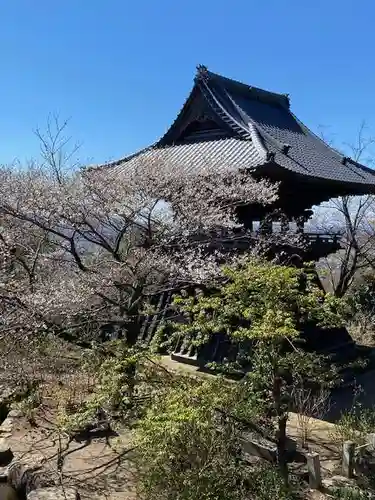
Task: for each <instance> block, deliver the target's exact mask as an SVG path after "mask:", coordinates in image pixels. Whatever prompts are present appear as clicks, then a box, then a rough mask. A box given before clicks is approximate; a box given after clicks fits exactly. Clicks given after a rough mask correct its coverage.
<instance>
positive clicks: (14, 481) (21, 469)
mask: <svg viewBox="0 0 375 500" xmlns="http://www.w3.org/2000/svg"><path fill="white" fill-rule="evenodd" d="M44 462H45V458H44V457H43V456H38V455H34V456H32V457H30V458H28V459H27V460H26V458H23V459H22V461H21V460H13V462H12V463H11V464H10V465H9V467H8V483H9V484H10V485H11V486H13V488H14V489H16V490H17V491H25V492H26V493H29V492H30V491H31V490H35V489H36V488H42V487H47V486H50V485H51V483H50V482H48V480H47V479H46V478H43V475H42V472H41V466H42V464H43V463H44Z"/></svg>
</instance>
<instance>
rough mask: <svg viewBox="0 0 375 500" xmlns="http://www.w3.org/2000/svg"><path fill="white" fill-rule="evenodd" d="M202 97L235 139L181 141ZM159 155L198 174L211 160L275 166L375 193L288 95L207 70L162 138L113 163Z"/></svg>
mask: <svg viewBox="0 0 375 500" xmlns="http://www.w3.org/2000/svg"><path fill="white" fill-rule="evenodd" d="M198 93H199V94H201V95H203V96H204V100H205V103H206V106H208V107H209V109H210V112H211V113H212V112H213V114H214V115H215V116H216V117H217V120H218V123H220V122H221V123H225V125H226V127H227V128H228V126H229V129H230V130H231V131H232V137H229V136H228V138H224V139H218V138H213V139H210V140H208V139H204V140H203V139H200V140H196V141H195V142H191V141H190V142H186V141H185V143H184V141H183V139H181V137H178V134H179V133H180V131H181V130H182V129H183V127H181V124H182V125H183V121H184V120H186V116H187V115H188V110H189V109H191V108H192V107H193V106H194V102H195V99H196V97H197V95H198ZM177 131H178V132H177ZM156 155H157V156H158V158H163V159H164V158H165V159H167V160H168V161H172V162H179V163H180V162H183V163H184V165H186V166H187V167H189V168H190V167H194V168H199V169H200V168H202V167H203V166H204V164H205V163H207V162H208V161H209V162H211V163H212V162H214V163H215V164H217V166H218V168H224V167H225V168H228V166H230V167H231V168H253V167H257V166H261V165H264V164H266V163H267V162H271V161H273V162H274V163H276V164H277V165H279V166H280V167H282V168H284V169H287V170H288V171H291V172H294V173H296V174H300V175H302V176H307V177H310V178H320V179H322V180H332V181H337V182H339V183H344V184H352V185H356V187H357V188H358V187H359V188H361V186H362V188H363V192H367V191H369V192H370V191H375V173H374V172H373V171H372V170H371V169H369V168H367V167H365V166H363V165H360V164H358V163H355V162H353V161H352V160H350V159H347V158H344V157H343V156H342V155H340V154H339V153H338V152H337V151H336V150H334V149H332V148H331V147H329V146H328V145H327V144H326V143H325V142H323V141H322V140H321V139H320V138H319V137H318V136H316V135H315V134H314V133H312V132H311V131H310V130H309V129H308V128H307V127H306V126H305V125H303V123H301V122H300V121H299V120H298V119H297V118H296V117H295V116H294V115H293V113H292V112H291V111H290V102H289V97H288V96H286V95H284V94H276V93H273V92H268V91H265V90H261V89H258V88H255V87H250V86H248V85H245V84H243V83H240V82H237V81H235V80H231V79H229V78H225V77H222V76H220V75H217V74H215V73H212V72H210V71H208V70H207V69H206V68H205V67H203V66H200V67H198V73H197V75H196V78H195V85H194V88H193V91H192V93H191V94H190V96H189V97H188V99H187V100H186V102H185V105H184V107H183V109H182V110H181V112H180V114H179V115H178V117H177V118H176V120H175V121H174V122H173V124H172V126H171V127H170V129H169V130H168V132H167V133H166V134H165V135H164V136H163V137H162V139H161V140H160V141H158V142H157V143H156V144H155V145H154V146H152V147H151V148H149V149H146V150H143V151H141V152H140V153H139V154H136V155H133V156H131V157H128V158H124V159H123V160H119V161H118V162H115V164H116V165H118V166H119V167H120V168H128V167H130V166H131V165H133V164H135V162H137V161H140V160H142V159H145V158H155V156H156Z"/></svg>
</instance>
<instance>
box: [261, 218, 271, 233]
mask: <svg viewBox="0 0 375 500" xmlns="http://www.w3.org/2000/svg"><path fill="white" fill-rule="evenodd" d="M259 230H260V232H261V233H263V234H271V233H272V220H271V219H268V218H266V219H263V220H261V221H260V224H259Z"/></svg>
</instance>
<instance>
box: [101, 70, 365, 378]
mask: <svg viewBox="0 0 375 500" xmlns="http://www.w3.org/2000/svg"><path fill="white" fill-rule="evenodd" d="M153 158H155V159H159V160H160V159H161V160H164V159H165V161H167V162H168V163H170V164H173V162H175V163H176V164H181V163H184V164H186V165H187V166H189V167H193V168H196V169H204V166H205V164H207V162H214V163H215V165H217V168H218V169H219V168H221V167H223V166H225V167H227V166H228V165H229V166H230V167H231V168H238V169H245V170H248V171H249V172H250V173H251V175H253V176H254V177H256V178H268V179H270V180H272V181H276V182H279V184H280V188H279V197H278V199H277V201H276V202H275V204H274V205H273V206H271V207H270V206H267V207H264V206H254V205H251V206H248V207H241V209H240V212H239V217H240V219H241V221H242V222H243V223H244V225H245V227H246V228H247V229H248V230H250V231H251V230H252V231H256V230H258V228H262V225H263V229H264V226H265V225H266V226H267V228H268V230H269V231H272V230H273V226H274V225H276V224H274V223H276V222H277V221H278V224H279V226H280V219H278V217H279V216H280V214H282V217H283V218H282V224H281V226H284V228H285V226H286V227H288V225H289V223H290V222H294V223H295V224H296V226H297V230H298V231H299V232H301V233H303V231H304V223H305V222H306V221H307V220H308V219H309V217H310V216H311V215H312V211H311V208H312V207H313V206H316V205H319V204H320V203H322V202H324V201H327V200H329V199H331V198H336V197H338V196H341V195H365V194H375V172H374V171H373V170H371V169H370V168H367V167H366V166H364V165H361V164H359V163H357V162H355V161H353V160H352V159H351V158H348V157H346V156H343V155H342V154H340V153H339V152H338V151H336V150H335V149H333V148H331V147H330V146H329V145H327V144H326V143H325V142H324V141H323V140H322V139H321V138H319V137H318V136H317V135H316V134H314V133H313V132H312V131H311V130H309V129H308V128H307V127H306V126H305V125H304V124H303V123H302V122H301V121H300V120H299V119H298V118H297V117H296V116H295V115H294V114H293V113H292V111H291V107H290V99H289V97H288V96H287V95H285V94H277V93H273V92H269V91H266V90H261V89H259V88H256V87H252V86H249V85H246V84H244V83H240V82H238V81H235V80H232V79H229V78H226V77H223V76H220V75H218V74H216V73H212V72H211V71H209V70H208V69H207V68H206V67H205V66H198V68H197V73H196V76H195V79H194V85H193V88H192V90H191V92H190V94H189V96H188V97H187V99H186V101H185V103H184V104H183V106H182V108H181V110H180V112H179V113H178V115H177V117H176V119H175V120H174V122H173V123H172V125H171V126H170V128H169V129H168V130H167V132H166V133H165V134H164V135H163V136H162V137H161V138H160V139H159V140H158V141H157V142H156V143H155V144H153V145H151V146H150V147H148V148H145V149H143V150H141V151H139V152H138V153H136V154H133V155H131V156H129V157H126V158H123V159H120V160H118V161H116V162H112V163H111V164H110V166H114V167H116V168H119V169H122V168H131V167H132V166H136V165H137V162H140V161H142V162H143V161H145V160H148V159H150V160H152V159H153ZM304 234H305V238H306V240H307V242H308V243H309V244H308V245H307V247H308V250H307V251H306V252H307V253H306V255H304V256H303V258H304V259H307V260H318V259H319V258H320V257H322V256H324V255H327V254H329V253H330V252H333V251H336V250H338V248H339V241H338V238H336V237H335V235H322V234H318V233H316V234H312V233H309V234H306V233H304ZM169 293H170V294H171V292H169ZM170 298H171V297H170V296H165V297H164V296H163V297H161V298H160V304H159V307H161V308H162V307H163V304H166V303H168V302H169V301H170ZM159 310H160V309H159ZM159 319H160V318H159ZM155 325H156V323H155V320H154V318H152V317H150V318H149V321H147V322H146V323H145V325H144V330H143V333H142V340H143V341H148V340H149V339H150V338H151V336H152V335H153V332H154V331H155ZM328 337H329V339H330V340H329V345H328V346H327V345H326V342H325V339H327V338H328ZM310 338H311V339H315V345H314V346H312V348H314V349H315V347H316V346H317V347H318V349H317V350H324V352H328V351H330V352H334V353H335V354H336V355H337V356H338V357H339V358H340V359H348V360H354V359H357V357H358V356H364V354H363V353H362V351H360V353H359V351H358V348H357V346H355V344H354V343H353V341H352V339H351V338H350V336H349V335H348V333H347V332H346V331H345V332H342V331H339V332H330V334H329V336H328V335H327V334H326V333H325V332H323V333H322V332H320V333H319V332H314V335H311V336H310ZM323 346H324V349H323ZM337 346H340V347H339V348H338V347H337ZM342 346H344V347H342ZM232 347H233V346H232V345H231V344H230V343H229V342H228V339H226V338H222V339H220V338H218V337H217V338H215V339H214V341H213V343H211V344H210V345H207V346H206V348H205V352H200V353H199V352H196V349H195V348H194V347H192V346H191V345H185V344H177V345H176V349H175V352H174V354H173V355H172V356H173V357H174V358H175V359H177V360H179V361H184V362H189V363H190V362H192V363H196V362H200V360H201V361H202V362H203V364H204V362H205V361H207V360H209V361H222V359H223V358H224V357H225V358H229V359H235V358H236V356H237V353H238V351H237V349H235V350H234V352H232V350H233V349H232ZM358 353H359V354H358ZM349 375H350V376H351V374H349ZM345 376H346V375H345ZM349 378H350V377H349Z"/></svg>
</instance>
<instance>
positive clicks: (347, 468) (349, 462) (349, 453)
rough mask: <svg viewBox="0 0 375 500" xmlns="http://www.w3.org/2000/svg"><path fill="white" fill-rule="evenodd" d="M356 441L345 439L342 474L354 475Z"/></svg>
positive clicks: (346, 475) (350, 476)
mask: <svg viewBox="0 0 375 500" xmlns="http://www.w3.org/2000/svg"><path fill="white" fill-rule="evenodd" d="M354 451H355V443H353V441H345V443H344V445H343V449H342V475H343V476H345V477H349V478H352V477H353V469H354Z"/></svg>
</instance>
